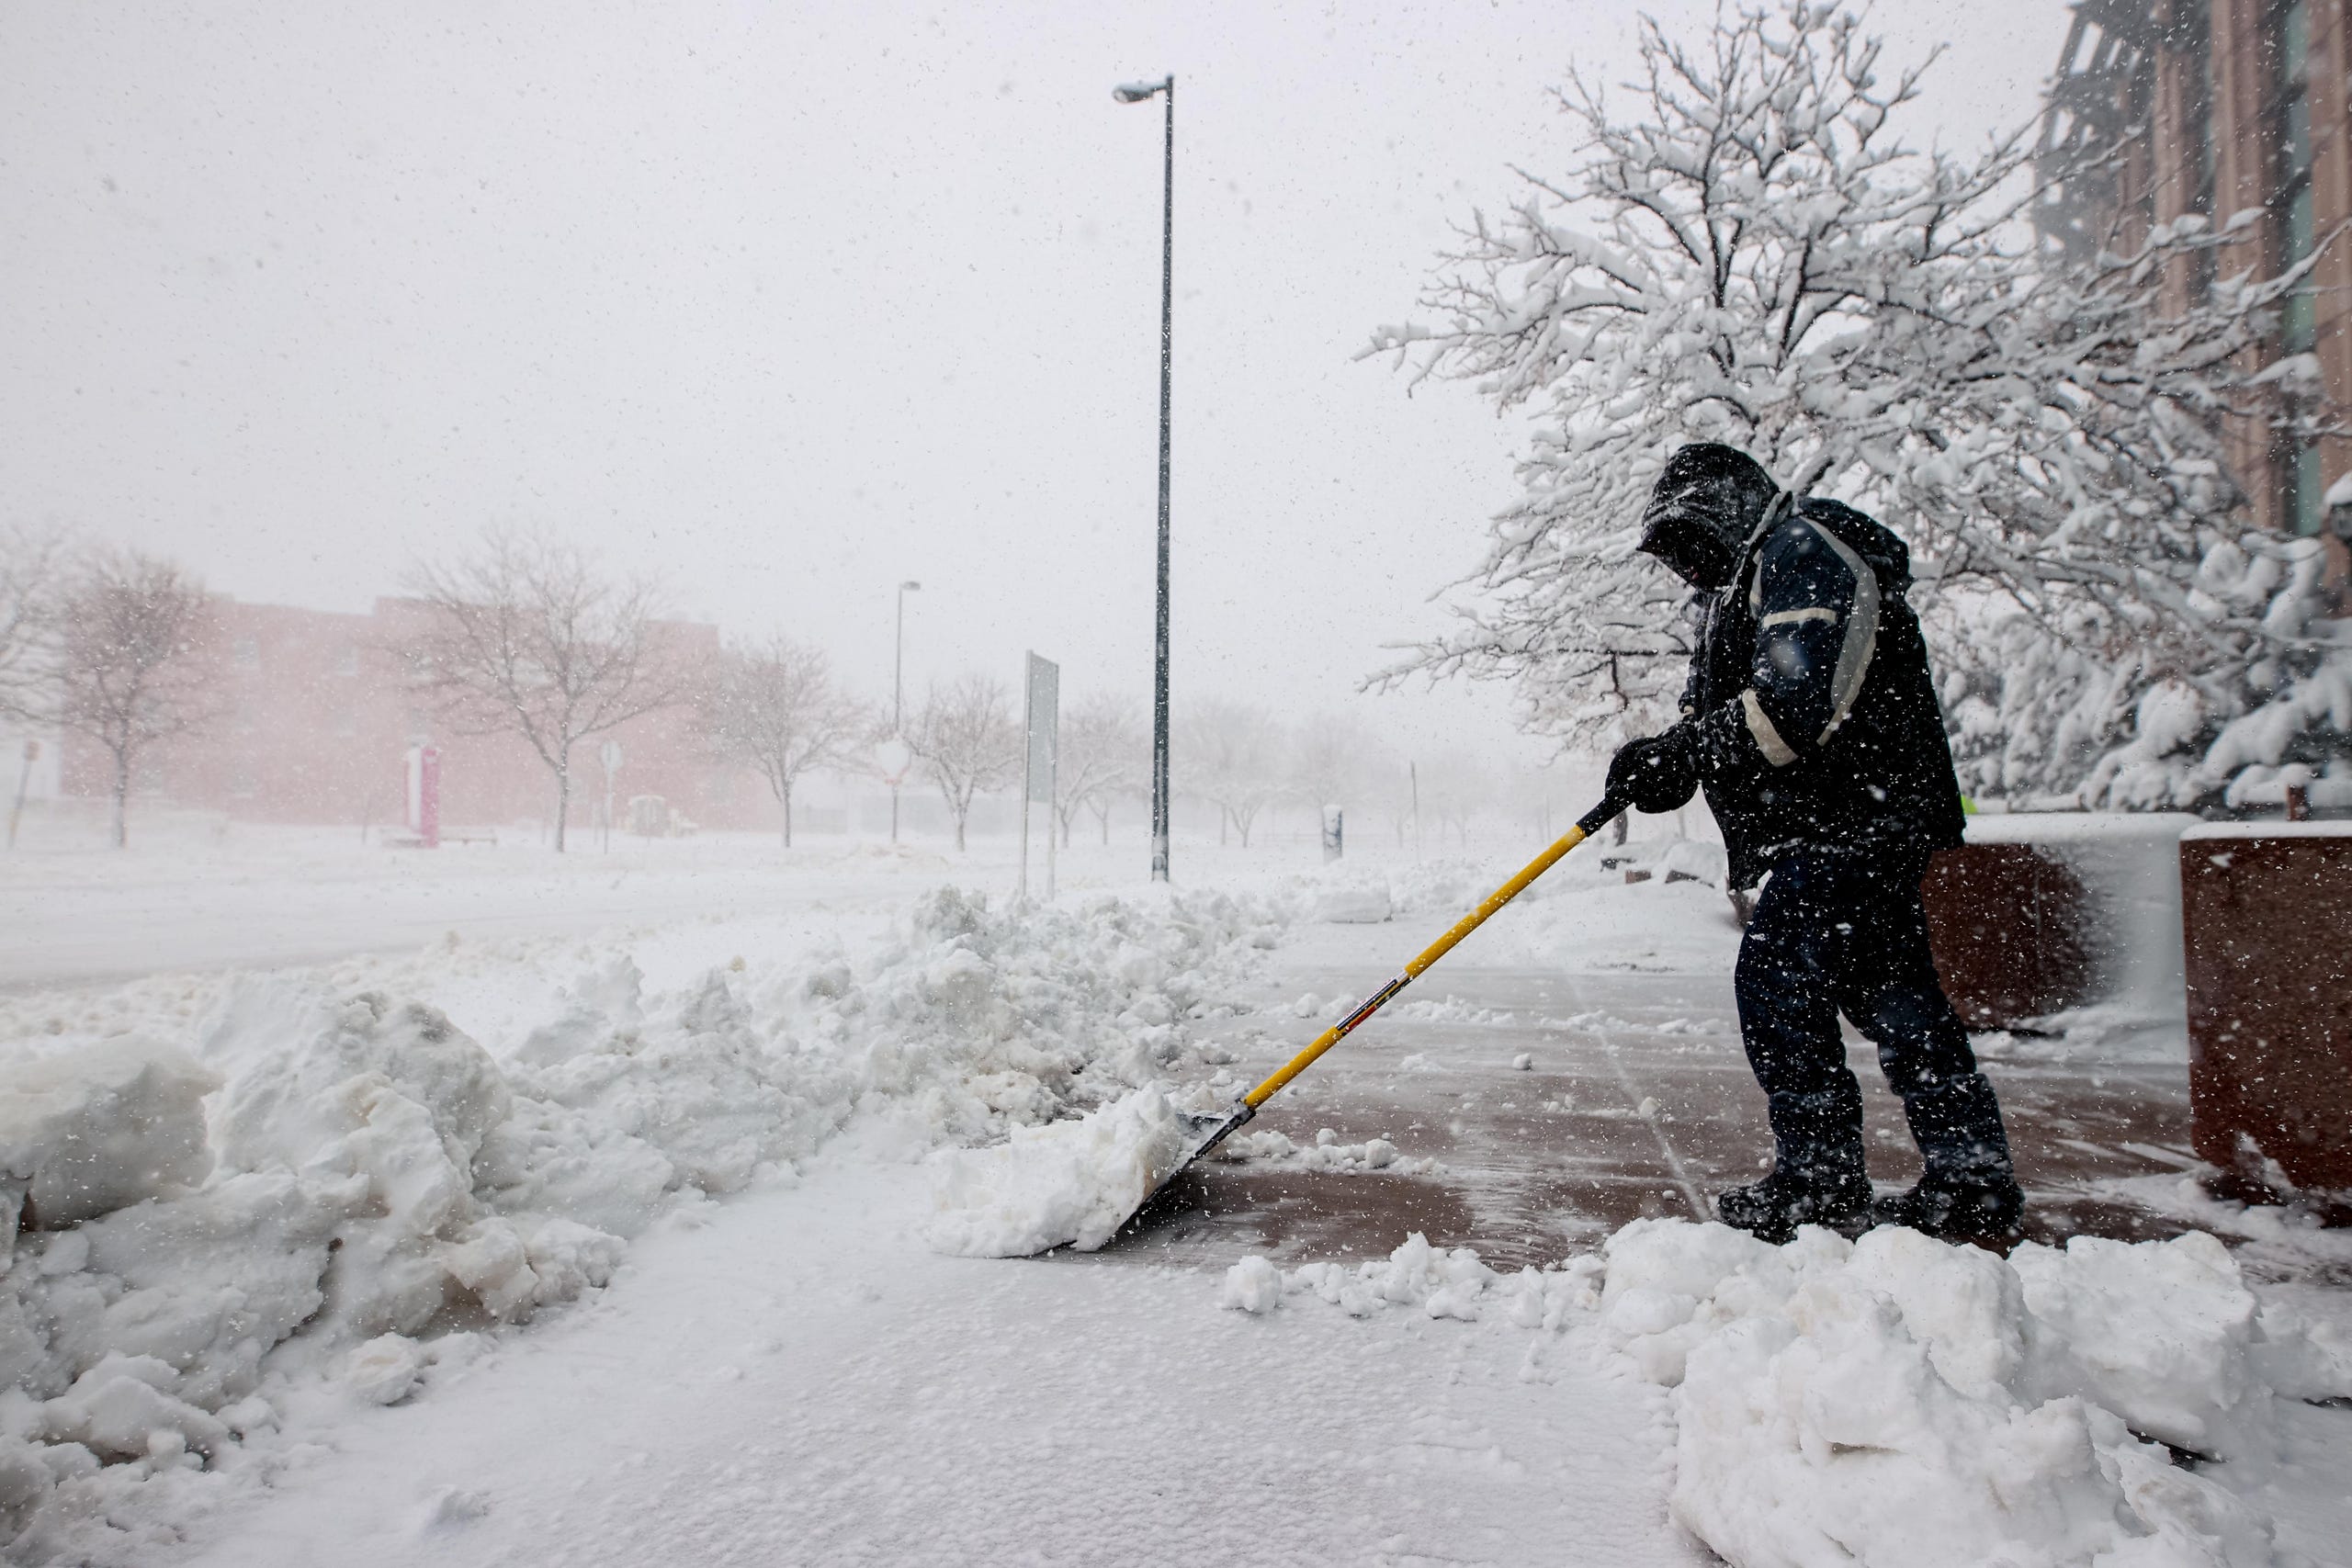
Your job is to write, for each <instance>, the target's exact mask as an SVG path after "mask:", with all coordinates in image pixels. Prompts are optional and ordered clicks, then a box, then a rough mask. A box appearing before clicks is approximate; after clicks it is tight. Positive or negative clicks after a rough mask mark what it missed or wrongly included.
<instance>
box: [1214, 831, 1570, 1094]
mask: <svg viewBox="0 0 2352 1568" xmlns="http://www.w3.org/2000/svg"><path fill="white" fill-rule="evenodd" d="M1603 813H1606V815H1603ZM1615 815H1617V813H1616V811H1615V810H1613V809H1611V808H1610V807H1608V806H1603V807H1601V808H1600V811H1596V812H1594V813H1593V815H1592V816H1591V817H1588V818H1585V819H1584V821H1582V822H1579V823H1577V825H1576V826H1575V827H1573V828H1571V829H1568V830H1567V832H1566V834H1564V835H1562V836H1561V839H1560V840H1559V842H1557V843H1555V844H1554V845H1553V846H1552V847H1551V848H1550V849H1548V850H1545V851H1544V852H1543V853H1542V854H1540V855H1537V856H1536V857H1535V858H1534V859H1533V860H1532V861H1530V862H1528V863H1527V864H1526V866H1525V867H1524V868H1523V869H1521V872H1520V874H1518V875H1517V876H1514V877H1512V878H1511V879H1510V881H1509V882H1506V883H1504V884H1503V885H1502V886H1500V887H1498V888H1496V889H1495V890H1494V892H1492V893H1490V894H1488V895H1487V901H1486V902H1485V903H1483V904H1481V905H1479V906H1478V907H1477V908H1475V909H1473V910H1471V911H1470V912H1469V913H1468V914H1466V915H1464V916H1463V917H1462V919H1459V920H1456V921H1455V922H1454V923H1453V929H1452V930H1450V931H1447V932H1446V933H1445V934H1444V935H1443V936H1442V937H1440V938H1438V939H1437V940H1436V941H1435V942H1431V943H1430V944H1429V946H1427V947H1425V948H1423V949H1421V951H1420V953H1419V956H1418V957H1416V958H1415V959H1414V960H1413V961H1412V962H1411V963H1410V964H1406V965H1405V972H1404V973H1403V974H1401V975H1399V976H1397V977H1396V978H1395V979H1393V980H1391V981H1389V982H1388V984H1386V985H1385V986H1383V987H1380V989H1378V990H1376V991H1374V992H1373V993H1372V995H1370V996H1369V997H1366V998H1364V999H1363V1004H1362V1005H1361V1006H1359V1007H1358V1008H1357V1009H1356V1010H1355V1011H1353V1012H1351V1013H1350V1014H1348V1016H1347V1017H1345V1018H1343V1019H1341V1020H1340V1021H1339V1022H1337V1023H1335V1024H1333V1025H1332V1026H1331V1027H1330V1028H1329V1029H1327V1030H1325V1031H1324V1032H1322V1033H1320V1034H1318V1035H1317V1036H1316V1037H1315V1043H1314V1044H1312V1045H1309V1046H1308V1047H1307V1048H1306V1050H1304V1051H1301V1052H1300V1053H1299V1054H1298V1055H1295V1056H1293V1057H1292V1058H1291V1059H1290V1061H1289V1062H1288V1063H1286V1064H1285V1065H1284V1066H1283V1069H1282V1070H1281V1071H1280V1072H1278V1073H1276V1074H1275V1075H1274V1076H1273V1077H1270V1078H1268V1079H1267V1080H1266V1081H1265V1082H1264V1083H1261V1084H1260V1085H1259V1086H1258V1087H1257V1088H1256V1089H1251V1090H1250V1093H1249V1094H1248V1096H1247V1097H1245V1099H1244V1100H1243V1103H1244V1104H1246V1105H1248V1106H1249V1107H1250V1110H1252V1111H1255V1110H1256V1109H1258V1107H1260V1106H1261V1105H1263V1104H1265V1103H1266V1101H1268V1100H1272V1098H1273V1097H1274V1096H1275V1095H1276V1094H1279V1093H1280V1092H1281V1091H1282V1088H1283V1085H1284V1084H1286V1083H1288V1082H1290V1080H1291V1079H1293V1078H1295V1077H1298V1075H1299V1074H1301V1073H1303V1072H1305V1071H1306V1069H1307V1068H1308V1067H1310V1066H1314V1065H1315V1058H1317V1056H1320V1055H1323V1053H1324V1052H1326V1051H1329V1049H1330V1048H1331V1047H1332V1046H1334V1045H1337V1044H1338V1043H1340V1041H1341V1040H1343V1039H1345V1038H1347V1036H1348V1035H1349V1034H1350V1033H1351V1032H1353V1031H1354V1029H1355V1027H1356V1025H1357V1024H1359V1023H1362V1022H1363V1021H1364V1020H1365V1019H1368V1018H1370V1017H1371V1016H1372V1015H1373V1014H1374V1013H1376V1012H1378V1011H1379V1010H1381V1009H1382V1008H1384V1007H1386V1006H1387V1005H1388V1001H1389V998H1392V997H1394V996H1396V994H1397V992H1399V991H1401V990H1403V989H1404V988H1405V987H1408V986H1409V985H1411V984H1412V983H1413V982H1414V981H1415V980H1417V979H1419V977H1420V974H1421V971H1422V970H1424V969H1427V968H1428V967H1429V966H1430V964H1434V963H1436V962H1437V961H1438V960H1439V959H1441V958H1443V957H1444V956H1445V955H1446V954H1447V953H1451V952H1453V944H1454V943H1455V942H1460V941H1461V940H1462V939H1463V938H1464V937H1465V936H1468V935H1469V934H1470V933H1471V932H1472V931H1476V930H1477V929H1478V928H1479V927H1480V926H1482V925H1484V924H1486V923H1487V916H1489V915H1491V914H1493V913H1494V912H1495V911H1496V910H1497V909H1499V908H1502V907H1503V906H1504V905H1505V904H1508V903H1510V901H1511V900H1512V899H1514V898H1516V897H1519V896H1520V895H1521V893H1523V892H1525V891H1526V890H1527V885H1528V884H1529V883H1531V882H1532V881H1534V880H1535V879H1536V878H1537V877H1539V876H1541V875H1543V874H1544V873H1545V872H1547V871H1549V870H1551V869H1552V866H1553V864H1554V863H1555V862H1556V861H1558V860H1559V858H1560V857H1561V856H1562V855H1564V854H1566V853H1567V852H1569V851H1570V850H1572V849H1575V848H1576V847H1577V845H1578V844H1581V843H1583V842H1584V841H1585V840H1587V839H1588V838H1590V837H1591V836H1592V830H1593V829H1598V828H1599V827H1600V824H1601V823H1602V822H1605V821H1607V820H1608V819H1609V818H1611V817H1614V816H1615ZM1588 824H1589V826H1588Z"/></svg>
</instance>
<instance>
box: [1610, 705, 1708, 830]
mask: <svg viewBox="0 0 2352 1568" xmlns="http://www.w3.org/2000/svg"><path fill="white" fill-rule="evenodd" d="M1698 787H1699V729H1698V726H1697V725H1696V724H1695V723H1694V722H1692V721H1691V720H1690V719H1687V718H1686V719H1684V720H1683V721H1682V722H1681V723H1680V724H1678V725H1676V726H1675V727H1674V728H1671V729H1669V730H1668V731H1667V732H1666V733H1665V734H1663V735H1653V736H1650V737H1648V738H1647V739H1642V740H1628V741H1627V742H1625V744H1624V745H1623V746H1621V747H1619V748H1618V749H1617V755H1616V756H1615V758H1613V759H1612V760H1611V761H1610V764H1609V798H1610V799H1611V800H1616V801H1624V802H1627V803H1629V804H1631V805H1632V806H1633V807H1634V809H1636V810H1639V811H1671V810H1673V809H1674V808H1675V807H1678V806H1680V805H1682V804H1683V803H1684V802H1686V801H1688V800H1689V799H1690V798H1691V794H1692V793H1693V792H1694V791H1696V790H1697V789H1698Z"/></svg>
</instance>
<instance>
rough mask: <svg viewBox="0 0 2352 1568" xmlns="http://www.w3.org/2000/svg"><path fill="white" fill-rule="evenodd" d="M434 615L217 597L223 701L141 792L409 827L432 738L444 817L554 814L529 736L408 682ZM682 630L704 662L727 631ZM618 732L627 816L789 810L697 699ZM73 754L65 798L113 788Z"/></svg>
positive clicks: (101, 771)
mask: <svg viewBox="0 0 2352 1568" xmlns="http://www.w3.org/2000/svg"><path fill="white" fill-rule="evenodd" d="M423 613H424V608H423V606H422V605H421V604H417V603H416V602H414V601H412V600H403V599H379V600H377V601H376V604H375V607H374V608H373V609H372V610H371V611H370V612H369V613H368V614H366V615H352V614H338V613H335V612H333V611H326V610H303V609H295V608H291V607H289V606H287V605H282V604H239V603H237V602H236V601H234V600H230V599H219V600H216V601H214V605H213V614H214V620H213V634H212V636H211V637H210V638H209V648H208V650H207V654H206V657H208V658H209V660H213V661H214V663H215V664H216V666H217V668H216V670H215V671H213V674H214V680H213V682H211V684H212V685H213V687H214V689H215V690H216V691H217V694H218V695H217V698H216V699H215V703H214V706H213V710H212V712H211V713H210V714H209V716H208V717H207V720H206V722H205V723H204V724H203V725H202V726H200V727H199V728H197V729H196V730H195V731H193V732H192V733H190V734H188V735H187V736H184V737H181V738H179V739H175V740H173V741H172V742H170V743H168V744H165V745H161V746H158V747H156V748H154V749H153V751H152V752H151V753H150V754H149V755H148V757H147V758H146V759H145V760H144V761H143V762H142V763H141V769H140V773H139V776H138V777H137V778H136V779H135V780H134V781H133V787H134V789H135V791H136V792H137V794H138V795H141V796H142V797H144V798H148V799H160V800H164V801H168V802H170V803H171V804H173V805H175V806H181V807H195V808H198V809H203V810H216V811H220V812H223V813H225V814H227V815H228V816H230V817H231V818H236V819H240V820H246V821H259V822H288V823H301V822H309V823H348V824H351V825H354V826H359V825H363V824H375V825H379V826H389V825H397V824H398V823H400V822H401V820H402V819H403V817H404V815H405V810H406V792H407V784H406V781H407V754H408V750H409V748H410V747H411V746H412V745H414V744H417V743H420V742H430V743H432V744H433V745H435V746H436V747H438V748H439V749H440V752H441V800H442V807H441V818H442V820H443V822H444V823H447V824H448V825H451V826H453V827H467V826H481V827H490V826H513V825H515V824H521V823H534V824H538V823H545V822H548V821H551V820H552V819H553V817H554V810H555V783H554V778H553V775H552V774H551V773H549V772H548V768H547V765H546V764H545V763H543V762H542V761H540V760H539V759H538V757H537V754H536V753H534V752H533V751H532V750H530V748H529V747H528V746H527V745H526V743H525V742H524V741H523V740H522V739H519V738H517V737H515V736H512V735H463V734H458V733H456V732H455V731H453V730H452V729H451V728H449V727H448V726H447V724H446V723H444V722H443V721H442V720H441V719H440V718H439V717H438V716H437V715H436V714H435V712H434V711H433V710H432V709H431V708H430V707H429V706H427V705H424V704H422V703H420V702H419V701H418V699H417V697H416V695H415V694H413V692H412V691H411V690H410V689H409V688H408V686H407V684H406V682H404V681H403V679H402V677H401V669H400V661H399V660H398V658H397V657H396V656H395V655H394V654H393V653H392V651H391V649H394V648H396V647H397V646H398V645H399V643H400V641H401V638H402V636H403V634H404V633H405V632H407V631H408V630H409V629H410V628H411V626H413V624H414V621H415V619H416V617H418V616H419V615H422V614H423ZM669 629H670V632H671V634H672V636H673V637H675V638H677V639H678V640H679V641H681V642H683V643H684V649H685V652H686V656H687V657H688V658H689V659H690V660H694V661H695V662H697V663H707V661H708V660H709V659H710V658H711V657H712V656H714V655H716V653H717V652H718V628H717V627H716V626H707V625H701V624H698V623H692V622H676V623H672V624H671V625H670V627H669ZM604 739H607V737H603V736H598V737H593V738H591V739H588V740H587V741H584V742H582V744H581V745H580V746H579V747H578V748H577V750H575V752H574V754H573V759H572V765H573V769H574V773H573V786H572V807H571V827H572V829H573V830H574V831H575V832H585V831H587V830H589V829H592V828H593V827H594V825H595V823H596V822H597V820H598V816H597V812H598V808H599V806H600V804H601V800H602V796H603V793H604V777H603V772H602V769H601V768H600V766H599V764H598V761H597V755H598V750H599V747H600V744H601V742H602V741H603V740H604ZM609 739H616V740H617V741H619V742H620V745H621V749H622V752H623V761H622V767H621V771H620V773H619V775H618V779H617V788H616V797H617V801H618V802H619V807H618V808H617V809H616V827H617V826H620V825H622V824H624V823H625V822H626V821H627V817H626V809H627V807H626V803H627V801H628V799H629V797H631V796H633V795H659V796H662V798H663V799H664V800H665V801H666V802H667V804H668V805H669V806H670V807H673V808H674V809H675V810H676V811H678V812H679V813H681V814H683V816H684V817H685V818H689V819H691V820H692V821H694V822H695V823H697V824H699V825H701V826H704V827H710V828H741V829H772V828H774V827H775V826H777V825H778V823H779V822H780V821H781V815H780V813H779V811H778V809H777V807H776V806H775V801H774V800H773V798H772V797H771V796H770V795H769V793H768V790H767V786H766V785H765V784H763V782H762V781H761V779H760V778H759V776H758V775H757V774H756V773H752V772H751V771H750V770H747V769H742V768H736V767H731V766H727V765H724V764H720V763H718V762H716V761H712V760H711V758H710V757H709V755H708V753H707V749H706V748H705V746H704V745H703V743H702V741H701V739H700V738H699V737H698V736H697V735H696V734H695V731H694V728H693V723H692V716H691V715H690V714H689V712H688V711H687V710H685V709H684V708H671V709H665V710H662V711H659V712H655V713H651V714H648V715H646V716H643V717H641V718H639V719H637V720H634V721H633V722H631V723H629V724H627V725H624V726H622V727H620V728H618V729H616V730H615V731H614V732H613V733H612V734H611V736H610V737H609ZM62 753H63V754H62V768H61V776H60V779H59V784H60V785H61V787H62V793H63V794H65V795H98V796H102V795H105V794H106V793H107V790H108V788H109V787H110V772H109V764H108V762H107V757H106V755H105V753H104V751H103V750H100V749H99V748H98V747H97V746H96V744H95V743H93V742H91V741H89V740H87V739H81V738H79V737H74V736H67V737H65V738H64V739H63V747H62ZM804 825H805V823H804Z"/></svg>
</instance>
